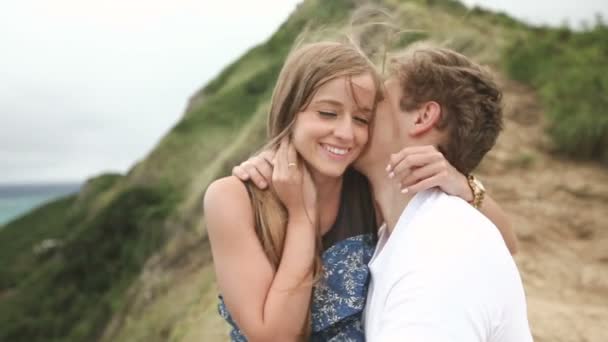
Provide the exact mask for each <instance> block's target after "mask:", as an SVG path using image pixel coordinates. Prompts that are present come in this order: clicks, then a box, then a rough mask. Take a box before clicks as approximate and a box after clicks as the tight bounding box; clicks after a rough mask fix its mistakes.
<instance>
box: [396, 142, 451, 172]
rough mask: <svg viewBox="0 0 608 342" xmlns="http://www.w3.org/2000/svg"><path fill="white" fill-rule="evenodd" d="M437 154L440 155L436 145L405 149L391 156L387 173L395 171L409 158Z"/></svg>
mask: <svg viewBox="0 0 608 342" xmlns="http://www.w3.org/2000/svg"><path fill="white" fill-rule="evenodd" d="M435 152H437V153H440V152H439V151H438V150H437V148H436V147H435V146H434V145H424V146H410V147H405V148H403V149H402V150H401V151H399V152H397V153H393V154H391V157H390V160H389V165H388V166H387V171H393V169H394V168H395V166H396V165H397V164H399V162H401V161H402V160H403V159H405V158H406V157H407V156H410V155H416V154H434V153H435Z"/></svg>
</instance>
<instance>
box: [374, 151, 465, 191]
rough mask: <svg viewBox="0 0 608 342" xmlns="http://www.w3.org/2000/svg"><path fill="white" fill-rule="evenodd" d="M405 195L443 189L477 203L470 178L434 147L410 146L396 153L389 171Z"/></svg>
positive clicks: (392, 157)
mask: <svg viewBox="0 0 608 342" xmlns="http://www.w3.org/2000/svg"><path fill="white" fill-rule="evenodd" d="M386 171H387V172H388V176H389V177H390V178H395V179H396V180H397V181H398V183H399V184H400V186H401V189H402V190H401V192H403V193H417V192H420V191H423V190H426V189H429V188H432V187H439V188H441V190H443V191H444V192H445V193H447V194H450V195H454V196H458V197H461V198H462V199H464V200H465V201H467V202H470V201H472V200H473V192H472V191H471V188H470V187H469V183H468V182H467V177H466V176H465V175H463V174H462V173H460V172H459V171H458V170H456V168H454V167H453V166H452V165H451V164H450V163H449V162H448V161H447V160H446V159H445V157H444V156H443V154H442V153H441V152H439V151H438V150H437V148H436V147H435V146H433V145H427V146H413V147H406V148H404V149H403V150H401V151H399V152H397V153H395V154H392V155H391V159H390V163H389V165H388V166H387V168H386Z"/></svg>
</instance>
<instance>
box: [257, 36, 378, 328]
mask: <svg viewBox="0 0 608 342" xmlns="http://www.w3.org/2000/svg"><path fill="white" fill-rule="evenodd" d="M366 73H367V74H370V75H371V76H372V78H373V80H374V85H375V89H376V94H375V95H376V96H375V99H374V108H373V112H375V106H376V104H377V103H378V101H379V100H380V99H381V96H382V92H381V86H382V81H381V79H380V76H379V74H378V72H377V71H376V69H375V66H374V64H373V63H372V62H371V61H370V60H369V59H368V58H367V57H366V55H365V54H364V53H362V52H361V50H360V49H359V48H358V47H357V45H355V44H354V43H352V41H349V42H347V43H345V42H317V43H309V44H306V45H303V46H301V47H299V48H296V49H295V50H293V51H292V52H291V53H290V55H289V56H288V57H287V60H286V62H285V64H284V65H283V69H282V70H281V72H280V74H279V77H278V80H277V83H276V85H275V88H274V91H273V94H272V99H271V105H270V113H269V115H268V121H267V135H268V143H267V144H266V145H265V146H264V147H263V149H276V148H277V147H278V145H279V144H280V141H281V139H282V138H283V137H285V136H289V135H290V134H291V132H292V130H293V126H294V123H295V121H296V116H297V114H298V113H299V112H300V111H302V110H303V109H304V108H306V107H307V106H308V104H309V103H310V101H311V100H312V97H313V96H314V94H315V92H316V91H317V90H318V89H319V88H320V87H321V86H323V85H324V84H325V83H327V82H329V81H331V80H333V79H336V78H339V77H346V78H347V79H350V78H352V77H353V76H358V75H362V74H366ZM351 86H352V85H351ZM355 101H356V99H355ZM370 134H371V126H370ZM247 188H248V191H249V194H250V197H251V203H252V207H253V212H254V217H255V231H256V235H257V236H258V239H259V241H260V243H261V245H262V247H263V249H264V252H265V254H266V256H267V257H268V260H269V261H270V263H271V265H272V266H273V268H274V269H275V270H276V269H278V267H279V264H280V262H281V256H282V255H283V249H284V246H285V236H286V230H287V220H288V217H287V210H286V208H285V207H284V206H283V204H282V203H281V201H280V200H279V198H278V196H277V195H276V193H275V191H274V189H273V188H272V187H270V188H269V189H268V190H260V189H258V188H257V187H255V186H253V185H252V184H251V183H248V184H247ZM315 219H316V218H315ZM315 222H318V219H317V220H315ZM317 232H319V229H317ZM315 250H316V253H315V254H316V255H315V260H314V266H313V269H312V272H313V273H312V277H313V283H314V282H316V281H318V279H319V278H320V276H321V274H322V270H323V264H322V259H321V251H322V240H321V235H320V234H319V233H317V236H316V245H315ZM310 322H311V315H310V312H309V314H308V318H307V320H306V322H305V323H304V326H303V336H302V337H303V338H305V337H306V336H309V335H310V333H311V331H310V329H311V326H310Z"/></svg>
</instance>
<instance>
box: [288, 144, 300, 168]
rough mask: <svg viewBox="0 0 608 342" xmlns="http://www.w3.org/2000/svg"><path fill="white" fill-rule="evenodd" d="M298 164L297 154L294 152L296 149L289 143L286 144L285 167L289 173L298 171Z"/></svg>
mask: <svg viewBox="0 0 608 342" xmlns="http://www.w3.org/2000/svg"><path fill="white" fill-rule="evenodd" d="M298 164H299V163H298V152H296V147H295V146H294V145H293V143H292V142H291V141H290V142H288V143H287V167H288V168H289V170H290V171H298ZM292 168H293V170H292Z"/></svg>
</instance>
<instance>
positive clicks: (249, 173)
mask: <svg viewBox="0 0 608 342" xmlns="http://www.w3.org/2000/svg"><path fill="white" fill-rule="evenodd" d="M275 154H276V152H275V151H272V150H265V151H263V152H262V153H260V154H258V155H257V156H253V157H251V158H249V159H247V160H246V161H244V162H242V163H241V164H240V165H237V166H235V167H234V168H232V175H233V176H235V177H237V178H238V179H240V180H242V181H247V180H250V179H251V181H253V183H254V184H255V186H257V187H258V188H260V189H266V187H268V184H269V183H270V182H272V169H273V168H274V164H273V159H274V157H275Z"/></svg>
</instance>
